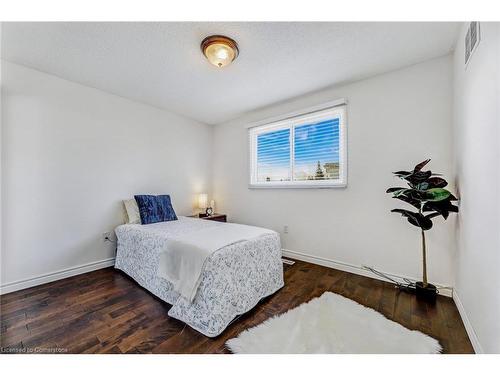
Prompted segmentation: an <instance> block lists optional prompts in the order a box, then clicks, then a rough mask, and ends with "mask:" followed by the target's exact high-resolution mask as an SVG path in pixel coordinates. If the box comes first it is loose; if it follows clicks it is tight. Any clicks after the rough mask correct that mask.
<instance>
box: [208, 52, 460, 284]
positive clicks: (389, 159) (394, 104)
mask: <svg viewBox="0 0 500 375" xmlns="http://www.w3.org/2000/svg"><path fill="white" fill-rule="evenodd" d="M332 69H334V67H332ZM270 84H272V83H270ZM341 97H344V98H347V100H348V102H349V103H348V107H347V113H348V124H347V129H348V154H349V169H348V174H349V181H348V187H347V188H345V189H322V190H319V189H303V190H299V189H279V190H276V189H261V190H250V189H248V187H247V184H248V146H247V144H248V135H247V132H248V131H247V129H245V125H246V124H248V123H250V122H253V121H257V120H260V119H264V118H266V117H270V116H274V115H279V114H283V113H287V112H291V111H294V110H300V109H301V108H305V107H308V106H312V105H315V104H321V103H323V102H326V101H329V100H334V99H337V98H341ZM451 98H452V75H451V57H450V56H446V57H442V58H439V59H435V60H431V61H428V62H425V63H421V64H418V65H414V66H411V67H409V68H405V69H402V70H399V71H395V72H392V73H388V74H384V75H380V76H377V77H374V78H371V79H367V80H363V81H360V82H356V83H353V84H348V85H345V86H342V87H338V88H332V89H329V90H325V91H322V92H319V93H315V94H312V95H307V96H303V97H301V98H299V99H297V100H294V101H290V102H287V103H283V104H280V105H275V106H272V107H270V108H267V109H264V110H260V111H258V112H253V113H250V114H248V115H246V116H244V117H242V118H239V119H237V120H234V121H230V122H228V123H225V124H221V125H217V126H216V129H215V133H214V169H213V191H214V195H215V200H216V202H217V204H218V210H220V211H221V212H227V213H228V214H229V217H230V219H231V220H233V221H236V222H244V223H249V224H256V225H260V226H264V227H269V228H273V229H275V230H277V231H279V232H281V233H282V241H283V247H284V248H286V249H290V250H293V251H298V252H302V253H307V254H308V255H312V256H317V257H322V258H326V259H329V260H335V261H341V262H346V263H349V264H352V265H356V266H360V265H371V266H375V267H377V268H379V269H380V270H383V271H387V272H391V273H394V274H399V275H406V276H410V277H414V278H420V277H421V252H420V246H421V245H420V233H419V230H418V229H417V228H415V227H413V226H411V225H410V224H409V223H408V222H406V220H405V219H403V218H402V217H400V216H399V215H397V214H394V213H390V212H389V211H390V209H391V208H395V207H404V203H402V202H398V201H396V200H393V199H391V198H390V196H389V195H387V194H385V190H386V189H387V188H388V187H390V186H397V185H398V184H399V181H398V180H397V179H394V178H393V177H392V174H391V172H392V171H396V170H401V169H408V168H412V167H413V166H414V164H416V163H418V162H420V161H422V160H424V159H426V158H428V157H429V158H432V159H433V160H432V162H431V164H430V167H431V168H432V170H434V171H436V172H441V173H444V174H445V176H447V177H451V176H450V174H451V168H450V166H451V113H452V110H451V104H452V101H451ZM451 188H452V189H453V187H451ZM435 223H436V226H435V228H433V229H432V230H431V231H429V232H428V249H429V254H428V256H429V258H428V261H429V263H428V265H429V276H430V280H431V281H433V282H437V283H440V284H445V285H450V284H451V282H452V269H451V263H452V261H451V257H452V251H451V242H452V223H451V222H445V223H443V222H442V219H441V218H437V219H436V220H435ZM284 225H288V226H289V234H283V226H284Z"/></svg>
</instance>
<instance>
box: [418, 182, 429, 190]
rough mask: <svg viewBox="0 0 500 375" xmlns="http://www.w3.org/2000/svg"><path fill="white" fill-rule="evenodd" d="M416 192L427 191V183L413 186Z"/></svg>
mask: <svg viewBox="0 0 500 375" xmlns="http://www.w3.org/2000/svg"><path fill="white" fill-rule="evenodd" d="M415 188H416V189H417V190H427V189H429V183H428V182H421V183H419V184H417V185H416V186H415Z"/></svg>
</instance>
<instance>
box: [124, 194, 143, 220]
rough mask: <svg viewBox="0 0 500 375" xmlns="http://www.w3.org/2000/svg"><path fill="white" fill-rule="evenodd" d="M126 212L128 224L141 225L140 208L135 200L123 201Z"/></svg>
mask: <svg viewBox="0 0 500 375" xmlns="http://www.w3.org/2000/svg"><path fill="white" fill-rule="evenodd" d="M123 204H124V205H125V210H126V211H127V217H128V221H127V224H140V223H141V215H140V214H139V206H137V202H136V201H135V199H126V200H124V201H123Z"/></svg>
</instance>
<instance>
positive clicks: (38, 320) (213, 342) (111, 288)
mask: <svg viewBox="0 0 500 375" xmlns="http://www.w3.org/2000/svg"><path fill="white" fill-rule="evenodd" d="M325 291H332V292H335V293H338V294H341V295H343V296H345V297H347V298H350V299H352V300H354V301H356V302H359V303H361V304H363V305H365V306H367V307H371V308H373V309H375V310H377V311H379V312H380V313H382V314H384V315H385V316H386V317H387V318H389V319H391V320H394V321H396V322H398V323H400V324H402V325H403V326H405V327H407V328H409V329H417V330H420V331H422V332H424V333H426V334H428V335H430V336H432V337H434V338H436V339H437V340H439V342H440V343H441V345H442V346H443V348H444V353H473V349H472V345H471V343H470V341H469V338H468V337H467V334H466V332H465V328H464V325H463V323H462V320H461V319H460V315H459V313H458V310H457V308H456V306H455V304H454V302H453V300H452V299H450V298H446V297H442V296H439V297H438V300H437V302H436V304H435V305H431V304H428V303H426V302H422V301H419V300H417V299H416V298H415V296H413V295H411V294H408V293H405V292H401V291H398V290H397V289H395V288H394V286H393V285H392V284H389V283H386V282H383V281H379V280H374V279H370V278H367V277H363V276H359V275H354V274H351V273H347V272H342V271H338V270H334V269H330V268H326V267H321V266H318V265H314V264H310V263H305V262H299V261H297V262H296V263H295V265H293V266H287V265H285V286H284V287H283V288H282V289H281V290H280V291H278V292H277V293H276V294H274V295H273V296H270V297H268V298H266V299H265V300H263V301H261V303H259V304H258V305H257V306H256V307H255V308H254V309H253V310H251V311H249V312H248V313H246V314H244V315H243V316H241V317H239V318H238V319H237V320H236V321H235V322H234V323H233V324H231V325H230V326H229V327H228V328H227V329H226V330H225V331H224V332H223V333H222V335H220V336H219V337H216V338H213V339H211V338H207V337H205V336H203V335H202V334H201V333H199V332H197V331H195V330H194V329H192V328H190V327H189V326H187V325H185V324H184V323H182V322H180V321H178V320H176V319H173V318H170V317H169V316H168V315H167V312H168V310H169V309H170V307H171V306H170V305H169V304H167V303H165V302H163V301H161V300H159V299H158V298H156V297H154V296H153V295H151V294H150V293H149V292H147V291H146V290H144V289H142V288H141V287H140V286H138V285H137V284H136V283H135V282H134V281H133V280H132V279H130V278H129V277H128V276H126V275H125V274H124V273H122V272H120V271H117V270H115V269H113V268H105V269H102V270H98V271H94V272H89V273H86V274H83V275H78V276H74V277H71V278H68V279H64V280H59V281H55V282H53V283H49V284H45V285H40V286H36V287H33V288H29V289H25V290H21V291H18V292H14V293H9V294H6V295H3V296H1V297H0V314H1V339H0V346H1V348H2V352H3V353H6V352H9V351H12V350H17V351H20V352H26V351H33V350H36V351H42V352H47V351H49V350H50V351H51V352H53V351H54V350H59V351H61V352H68V353H228V350H227V349H226V348H225V346H224V343H225V342H226V341H227V340H228V339H230V338H232V337H235V336H237V335H238V334H239V333H240V332H241V331H243V330H244V329H247V328H250V327H253V326H256V325H258V324H260V323H262V322H263V321H265V320H266V319H268V318H270V317H272V316H274V315H277V314H281V313H284V312H286V311H288V310H289V309H291V308H294V307H296V306H298V305H300V304H302V303H304V302H307V301H309V300H311V299H312V298H314V297H319V296H320V295H321V294H323V293H324V292H325Z"/></svg>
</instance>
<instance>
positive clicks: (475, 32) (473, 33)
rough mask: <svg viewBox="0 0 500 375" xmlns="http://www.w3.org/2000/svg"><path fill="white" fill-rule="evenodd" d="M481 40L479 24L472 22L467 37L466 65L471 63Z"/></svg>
mask: <svg viewBox="0 0 500 375" xmlns="http://www.w3.org/2000/svg"><path fill="white" fill-rule="evenodd" d="M480 40H481V36H480V28H479V22H470V23H469V28H468V29H467V34H466V35H465V65H467V63H468V62H469V60H470V58H471V57H472V54H473V53H474V51H475V50H476V48H477V46H478V44H479V41H480Z"/></svg>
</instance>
